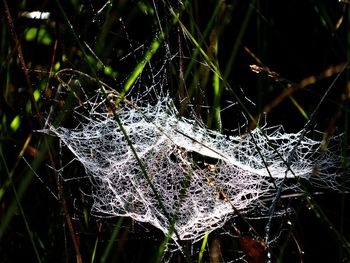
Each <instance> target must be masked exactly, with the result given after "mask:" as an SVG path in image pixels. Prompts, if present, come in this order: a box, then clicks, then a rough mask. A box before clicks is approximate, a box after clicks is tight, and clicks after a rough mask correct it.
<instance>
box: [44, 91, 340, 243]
mask: <svg viewBox="0 0 350 263" xmlns="http://www.w3.org/2000/svg"><path fill="white" fill-rule="evenodd" d="M84 108H89V109H90V111H89V112H88V114H87V115H86V114H85V115H84V119H83V121H81V122H80V123H79V125H78V126H77V127H76V128H71V129H68V128H64V127H54V126H52V125H50V126H49V129H48V130H49V133H50V134H54V135H56V136H57V137H58V138H59V139H60V140H61V142H63V143H64V145H66V146H67V147H68V148H69V149H70V151H71V152H72V153H73V154H74V155H75V157H76V159H77V160H79V161H80V162H81V163H82V165H83V166H84V168H85V171H86V174H87V175H88V176H89V177H90V178H91V182H92V183H93V185H94V191H93V193H92V197H93V200H94V204H93V207H92V211H93V213H95V214H98V215H101V214H103V215H108V216H127V217H131V218H133V219H135V220H137V221H139V222H148V223H150V224H152V225H154V226H155V227H157V228H158V229H160V230H161V231H163V232H164V234H168V233H169V229H171V225H172V220H175V230H176V233H177V234H178V235H175V234H172V238H173V240H174V241H177V239H179V238H180V239H181V240H188V239H189V240H194V241H197V240H199V239H201V238H202V237H203V236H204V234H205V233H206V232H207V231H209V232H211V231H213V230H215V229H217V228H220V227H221V226H222V225H223V224H224V223H225V222H226V221H227V220H228V219H230V218H231V217H233V216H235V215H237V214H236V212H235V211H239V212H240V214H241V215H245V214H248V213H249V212H251V211H254V210H255V209H256V208H257V207H259V208H261V207H265V206H266V204H265V203H264V201H263V200H265V199H268V198H272V197H274V195H275V194H276V190H277V189H278V188H279V187H281V184H282V183H284V178H287V179H288V183H287V184H285V185H283V189H284V190H288V191H296V192H300V191H302V187H301V185H300V179H304V180H306V181H308V182H310V183H311V184H313V185H315V186H318V187H327V188H331V189H337V186H338V185H337V180H336V178H337V176H338V175H337V173H336V172H335V171H336V169H335V168H337V165H338V162H337V160H336V158H335V157H334V156H332V155H331V154H330V153H327V152H320V145H321V142H320V141H314V140H311V139H309V138H303V139H302V141H301V142H300V143H299V140H300V136H301V133H285V132H284V130H283V128H282V126H276V127H270V128H267V127H265V128H256V129H254V130H253V131H251V132H250V133H248V134H246V135H244V136H229V137H227V136H225V135H222V134H220V133H218V132H216V131H212V130H209V129H206V128H203V127H201V126H200V125H199V124H198V123H197V122H196V121H193V120H189V119H186V118H183V117H182V118H179V117H178V112H177V110H176V107H175V106H174V103H173V101H172V99H171V98H170V97H169V96H165V97H163V98H159V101H158V103H157V104H155V105H151V104H146V105H136V104H133V103H126V104H124V105H123V106H121V107H120V108H119V109H118V110H117V111H116V112H115V113H116V115H117V116H118V118H119V120H120V122H121V124H122V125H121V126H120V125H119V124H118V122H117V121H116V119H115V118H114V116H113V114H111V111H110V108H109V106H108V105H106V103H105V100H104V99H103V96H102V95H101V94H97V95H96V96H94V97H93V98H91V99H89V100H87V101H85V102H84ZM76 114H78V115H79V117H81V112H79V111H76ZM122 129H124V130H125V132H126V134H127V137H128V138H126V137H125V134H124V133H123V131H122ZM128 139H129V140H130V142H131V143H132V146H133V148H134V149H135V151H136V155H135V153H134V152H133V150H132V148H131V147H130V145H129V144H128ZM291 152H294V155H293V158H292V159H291V158H289V157H290V154H291ZM137 158H139V160H141V162H142V165H143V167H144V170H145V172H146V177H145V174H144V171H143V169H142V167H141V166H140V162H139V161H138V159H137ZM287 160H289V161H288V162H287ZM316 167H317V172H315V169H316ZM332 171H334V172H332ZM153 189H155V190H156V193H155V192H154V190H153Z"/></svg>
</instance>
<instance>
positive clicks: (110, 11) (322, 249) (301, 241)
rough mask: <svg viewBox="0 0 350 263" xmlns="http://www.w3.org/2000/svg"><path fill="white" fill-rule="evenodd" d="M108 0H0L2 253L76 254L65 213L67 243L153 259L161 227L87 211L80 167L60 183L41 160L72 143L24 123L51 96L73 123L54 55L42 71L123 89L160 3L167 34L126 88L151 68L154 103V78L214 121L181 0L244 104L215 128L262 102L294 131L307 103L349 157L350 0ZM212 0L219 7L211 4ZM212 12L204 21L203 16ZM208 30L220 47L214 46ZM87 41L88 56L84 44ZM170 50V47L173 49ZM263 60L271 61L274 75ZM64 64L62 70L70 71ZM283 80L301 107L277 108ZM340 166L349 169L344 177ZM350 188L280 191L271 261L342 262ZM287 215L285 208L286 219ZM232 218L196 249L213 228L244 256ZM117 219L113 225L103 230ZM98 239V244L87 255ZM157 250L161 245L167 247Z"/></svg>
mask: <svg viewBox="0 0 350 263" xmlns="http://www.w3.org/2000/svg"><path fill="white" fill-rule="evenodd" d="M111 3H112V4H111V5H108V4H107V6H106V8H104V9H102V10H101V11H100V12H99V10H100V9H101V8H102V7H103V5H104V4H106V2H103V1H82V0H71V1H6V0H2V1H1V16H0V20H1V24H0V65H1V68H0V84H1V91H2V92H1V96H0V122H1V124H0V136H1V137H0V143H1V145H0V147H1V154H2V161H1V165H0V172H1V177H0V191H1V196H0V224H1V229H0V261H1V262H20V261H28V262H32V261H33V262H35V261H39V260H38V258H40V260H41V261H42V262H74V261H76V249H74V242H73V241H72V240H73V238H72V237H71V234H72V231H70V229H69V226H68V221H67V217H68V218H70V219H71V220H70V221H71V222H73V229H74V230H73V232H74V235H75V240H76V245H77V246H78V248H79V250H80V252H81V255H82V258H83V261H84V262H88V261H89V262H91V261H94V262H100V261H102V255H103V254H104V253H105V251H107V247H108V244H109V241H110V240H112V242H111V244H112V245H113V246H112V249H111V250H110V251H109V252H108V253H107V252H106V253H107V259H106V261H105V262H152V261H153V260H154V256H155V255H156V253H157V251H158V248H159V246H160V244H161V242H162V240H163V236H162V233H159V232H158V230H156V229H154V228H153V227H152V226H149V225H144V224H139V223H137V222H133V221H132V220H130V219H119V218H104V217H102V218H99V217H96V216H92V215H90V213H89V212H90V207H91V200H89V198H88V196H84V195H83V194H82V193H83V192H88V191H91V189H90V184H89V181H88V180H81V181H80V180H77V181H72V182H70V183H67V182H64V181H62V180H61V179H60V178H57V173H55V172H54V171H53V169H51V168H50V166H52V164H54V165H55V167H61V165H62V164H64V163H67V162H69V160H71V159H72V158H73V156H72V155H71V154H70V153H69V151H68V150H67V149H62V151H63V152H62V153H60V150H59V149H60V147H59V143H58V142H57V140H56V139H55V138H49V137H48V138H46V139H45V140H44V139H43V137H44V135H43V134H39V133H35V132H34V133H33V131H35V130H38V129H41V128H42V127H43V121H44V120H45V118H46V117H47V114H48V112H49V110H50V107H51V106H52V105H55V107H56V109H55V111H54V116H53V118H54V122H56V123H60V124H62V125H65V126H74V120H73V119H72V118H71V116H70V113H69V109H68V110H67V108H64V107H63V106H62V104H64V101H68V100H69V95H67V94H63V95H62V96H59V97H54V94H55V92H56V91H57V87H58V84H59V82H58V80H57V79H56V78H55V77H54V73H55V72H56V71H57V70H58V69H57V70H55V69H53V72H52V74H50V68H51V66H52V65H55V64H57V63H58V62H59V64H60V67H59V69H64V68H73V69H76V70H79V71H81V72H84V73H86V74H89V75H91V76H94V77H98V78H99V79H100V80H102V81H104V82H106V83H108V84H109V85H111V86H113V87H115V89H116V90H118V91H120V90H121V89H122V87H123V84H124V83H125V81H126V79H127V78H128V76H129V75H130V74H131V72H132V71H133V69H134V68H135V66H136V65H137V63H139V61H140V60H141V59H142V57H143V55H144V53H145V52H146V50H147V48H148V47H149V45H150V44H151V43H152V41H154V38H155V36H156V35H157V34H159V24H158V20H157V15H156V14H158V17H159V19H160V22H161V24H162V28H163V30H164V32H165V40H164V42H163V43H162V45H161V47H160V49H159V50H158V51H157V52H156V53H155V55H154V56H153V58H152V60H151V62H152V68H150V67H148V66H146V67H145V69H144V72H143V74H142V77H140V78H139V80H138V81H137V82H136V83H135V87H134V88H133V91H132V92H130V94H128V96H130V97H132V96H135V94H137V93H142V92H145V91H147V87H149V86H150V85H151V84H152V81H159V82H160V83H162V87H161V88H159V89H158V88H157V89H156V90H153V91H150V92H149V97H147V98H145V100H149V101H150V102H151V103H152V102H154V100H155V97H156V95H157V92H164V93H165V92H166V91H168V92H169V93H170V94H171V96H172V97H173V98H174V100H175V102H176V104H177V106H178V107H179V108H181V109H184V110H183V111H182V113H183V114H184V115H186V116H188V117H193V116H196V117H200V118H201V119H202V120H203V122H204V123H206V124H207V125H208V126H209V127H210V128H213V129H219V128H220V127H218V126H216V125H215V123H213V122H210V119H211V116H212V114H213V108H214V106H215V105H214V104H215V103H214V102H213V101H214V100H215V96H214V94H213V87H212V78H213V75H214V74H213V73H212V72H211V71H210V70H209V68H208V66H203V63H202V64H201V63H199V62H204V61H205V58H204V57H203V56H201V55H198V56H195V55H194V54H195V53H196V46H195V45H194V44H193V43H192V42H191V40H190V38H188V37H186V36H185V34H183V29H182V28H181V26H179V24H178V23H175V24H174V22H173V17H172V15H171V13H170V11H169V10H170V8H173V9H174V10H176V11H177V12H178V13H179V14H180V15H179V17H180V20H181V21H182V23H183V25H184V26H185V27H186V28H187V29H188V30H189V32H190V33H191V34H192V36H193V37H194V39H196V41H198V42H199V43H200V45H201V47H202V49H203V50H204V51H205V52H206V54H208V57H209V58H210V59H211V61H212V62H213V63H214V64H216V65H218V66H219V69H220V72H221V73H222V76H224V79H223V80H222V81H221V95H220V98H219V105H220V107H221V108H226V107H227V106H231V105H232V103H234V102H236V98H235V97H234V96H233V95H232V94H233V93H234V94H236V95H237V96H238V98H240V99H241V101H242V104H243V105H244V106H245V108H246V109H247V110H248V112H245V111H244V110H243V109H242V107H241V106H240V105H235V106H233V107H230V108H229V109H227V110H224V111H223V112H222V115H221V117H222V119H221V121H222V132H224V133H225V134H237V132H238V130H237V127H238V126H241V128H240V130H239V132H241V133H244V131H245V130H248V129H249V128H252V127H254V121H253V120H251V119H250V118H249V117H248V113H249V114H251V116H253V117H255V118H256V120H257V119H258V118H259V117H261V118H262V119H264V117H263V116H264V112H266V109H269V108H270V110H268V113H267V123H268V125H271V126H272V125H279V124H281V125H283V126H284V128H285V130H286V131H287V132H297V131H299V130H301V129H302V128H303V127H304V126H305V124H306V123H307V118H306V117H305V116H303V114H302V112H305V114H306V115H307V116H308V117H310V116H311V115H312V114H313V113H314V114H315V118H314V119H312V120H311V125H310V127H309V130H310V132H309V134H308V135H309V136H311V137H313V136H315V137H317V136H318V137H317V138H318V139H320V137H319V135H317V133H314V131H316V130H317V131H321V132H323V133H324V134H325V137H326V138H327V137H330V136H333V135H339V134H341V133H342V134H343V137H342V139H341V141H340V145H338V146H337V147H338V153H339V154H340V155H341V156H342V158H343V160H344V167H346V166H347V160H348V155H347V149H348V127H349V122H348V111H349V110H348V109H349V108H348V99H349V94H350V91H349V90H350V88H349V69H348V66H346V68H345V70H343V71H342V69H343V68H344V66H343V64H342V63H346V62H347V61H348V60H349V57H350V53H349V51H350V33H349V32H348V31H349V19H350V16H349V3H348V2H347V1H313V0H306V1H292V0H291V1H275V0H269V1H260V0H256V1H243V0H242V1H196V0H194V1H182V3H180V2H176V1H170V2H163V1H155V3H156V6H157V9H156V10H157V12H155V10H154V6H153V2H152V1H122V0H120V1H111ZM217 5H219V9H218V10H219V11H218V12H217V13H214V10H216V7H217ZM6 6H8V8H7V7H6ZM37 10H38V11H42V12H49V13H50V18H49V19H48V20H39V19H29V18H26V17H25V16H24V15H23V12H26V11H27V12H28V11H37ZM152 10H153V11H152ZM9 14H10V16H9ZM213 14H214V15H213ZM212 16H213V17H214V18H213V19H214V20H213V23H212V24H209V22H210V18H211V17H212ZM68 21H69V22H70V23H71V25H72V28H71V27H70V25H69V24H68ZM30 28H41V29H42V30H43V32H44V33H45V34H46V36H47V37H48V38H49V39H50V43H49V44H45V43H43V40H42V39H41V38H40V36H39V35H37V36H36V37H35V38H34V39H30V40H29V39H28V30H29V29H30ZM216 41H217V43H218V46H217V52H215V51H213V50H215V48H214V44H215V42H216ZM84 43H86V45H85V44H84ZM87 45H88V46H89V47H90V48H91V49H92V50H93V52H94V55H95V57H94V56H92V53H91V52H89V50H88V48H87ZM166 45H167V46H166ZM19 48H21V50H22V53H23V58H24V60H25V66H26V68H28V71H25V70H24V69H23V65H22V64H21V61H20V59H19V54H20V53H19ZM167 48H168V49H169V50H170V54H169V53H167ZM247 50H249V52H248V51H247ZM83 51H84V52H86V53H87V54H89V55H90V57H89V58H87V57H86V56H85V55H84V52H83ZM252 54H253V55H252ZM169 55H172V57H171V58H169ZM254 56H255V57H257V58H258V59H259V60H260V61H258V60H257V59H255V58H254ZM97 58H98V59H99V60H101V61H102V62H103V63H104V64H105V65H108V66H110V67H111V68H112V71H113V74H114V75H113V74H107V73H105V72H104V70H103V68H102V67H101V66H99V65H98V59H97ZM52 61H53V63H52ZM191 62H196V63H192V64H191ZM253 64H255V65H258V66H260V67H262V68H264V69H265V72H262V73H261V74H256V73H254V72H252V71H251V70H250V67H249V66H250V65H253ZM164 65H165V66H164ZM339 65H340V66H339ZM344 65H345V64H344ZM163 66H164V67H163ZM151 69H152V70H153V71H152V70H151ZM160 69H162V70H164V72H165V73H164V74H159V75H157V76H155V72H157V71H158V70H160ZM187 70H188V74H187V75H186V74H185V77H184V79H181V78H180V77H179V76H181V72H184V73H185V72H187ZM266 70H270V73H271V71H273V72H274V73H275V74H274V75H273V76H272V77H271V76H269V72H266ZM338 74H339V78H338V79H337V81H336V82H335V84H334V86H332V88H331V90H330V92H329V94H327V97H326V99H325V100H324V101H322V105H321V107H320V108H319V109H318V110H317V111H315V109H316V106H317V104H318V103H319V102H320V101H321V98H322V96H323V95H324V94H325V92H326V90H327V89H328V88H329V87H330V85H331V83H332V81H333V80H334V79H335V77H336V76H338ZM270 75H271V74H270ZM276 76H277V77H276ZM70 77H72V76H69V75H68V76H65V78H67V79H69V78H70ZM309 77H313V80H314V81H313V83H311V84H310V85H305V86H303V83H305V82H302V81H303V80H305V79H309ZM27 80H29V82H28V81H27ZM88 85H89V84H87V88H86V92H87V93H89V92H91V93H92V92H93V91H94V90H93V88H91V89H89V88H88V87H89V86H88ZM90 85H93V84H91V83H90ZM288 88H294V89H295V91H294V92H292V93H291V96H292V97H293V99H294V101H296V102H297V103H298V105H299V106H300V108H298V107H296V106H295V104H293V102H292V100H291V99H290V98H289V97H286V98H285V99H284V100H282V101H281V102H280V103H279V104H278V105H277V106H276V107H273V108H272V107H271V105H272V103H273V102H274V101H276V98H278V97H279V96H281V95H282V94H283V93H284V92H285V91H286V90H287V89H288ZM35 90H38V91H39V94H40V98H39V99H38V100H37V101H36V104H37V106H38V107H37V109H35V107H34V104H35V103H33V100H31V95H32V93H33V92H34V91H35ZM186 92H187V93H186ZM184 94H191V96H190V97H188V104H183V103H182V99H184V97H185V96H184ZM250 101H252V102H254V103H255V105H253V104H252V103H250ZM300 109H301V110H300ZM63 110H64V111H65V112H64V113H62V111H63ZM242 112H243V113H244V114H242ZM16 116H19V119H20V124H19V127H18V129H13V128H11V123H12V120H13V119H14V118H15V117H16ZM30 135H31V136H32V137H31V140H30V142H29V148H27V149H26V151H25V152H24V157H25V160H27V161H28V163H29V164H30V166H28V165H27V164H26V163H25V161H24V160H23V159H22V158H19V154H20V152H21V150H22V149H23V145H24V144H25V142H26V140H28V138H29V136H30ZM33 171H35V172H36V174H34V172H33ZM64 173H65V175H64V176H66V177H75V176H81V175H84V169H83V168H82V167H81V166H80V165H79V164H78V163H77V162H75V163H74V164H73V165H71V166H69V167H68V168H67V169H65V171H64ZM347 175H348V174H347V172H346V171H345V172H344V181H346V178H347ZM39 179H40V180H42V182H41V181H40V180H39ZM14 189H15V190H14ZM48 189H49V190H48ZM313 192H314V189H310V194H312V193H313ZM54 195H61V196H62V198H63V199H64V200H65V201H66V203H67V204H66V205H65V204H63V201H62V199H61V201H58V200H56V199H55V198H54ZM348 199H349V197H348V194H347V193H346V192H345V193H343V192H332V191H329V192H328V191H323V194H319V195H316V196H315V205H317V206H318V208H317V209H316V208H315V207H314V206H310V204H308V203H307V202H306V201H305V199H304V197H294V198H289V199H285V200H284V201H283V202H284V204H285V205H286V206H288V207H290V208H291V209H292V211H293V212H291V213H290V214H288V215H286V216H285V217H281V218H277V219H276V222H275V223H274V226H276V237H277V236H278V233H281V234H280V236H279V238H278V239H277V241H276V242H274V243H273V256H272V257H273V261H279V262H349V261H350V248H349V243H348V242H349V241H348V240H349V238H350V236H349V235H350V232H349V227H348V226H349V223H350V222H349V219H350V218H349V216H348V214H347V210H348V209H349V204H348V201H349V200H348ZM19 202H20V204H21V208H20V207H19V206H18V203H19ZM21 209H22V211H21ZM318 209H319V210H318ZM320 211H322V213H323V214H320ZM252 218H255V219H251V224H252V225H254V227H256V229H257V230H258V231H260V233H261V235H262V236H263V235H264V226H265V224H266V219H264V218H260V219H259V220H258V219H256V216H255V215H254V216H252ZM248 219H249V220H250V218H249V217H248ZM288 221H290V222H292V225H291V226H290V225H289V223H288ZM237 222H238V223H236V227H238V228H239V229H240V230H241V231H242V233H246V234H249V231H248V230H247V226H246V225H245V224H244V223H242V222H239V220H237ZM26 223H27V224H28V227H29V229H30V231H29V233H30V234H28V229H27V227H26ZM234 223H235V219H233V220H231V221H230V222H228V223H227V224H226V225H225V227H224V228H223V229H222V230H218V231H215V232H214V233H212V234H211V235H210V236H209V241H208V248H209V249H208V248H207V249H206V250H205V252H204V259H203V261H204V262H209V261H210V259H212V262H215V261H214V260H213V256H212V255H211V251H212V250H213V248H214V246H215V244H216V243H215V242H216V240H219V242H220V244H221V245H220V247H221V254H222V258H221V260H222V261H223V262H232V260H235V259H236V260H238V261H239V258H240V257H241V256H243V252H241V251H242V243H240V240H239V238H237V236H235V235H233V236H232V235H229V234H228V233H232V229H233V224H234ZM282 230H283V231H282ZM115 231H118V234H117V236H116V237H114V238H112V237H113V233H115ZM234 236H235V237H234ZM252 238H257V237H252ZM346 240H347V241H346ZM96 243H97V246H96V247H95V244H96ZM200 243H201V242H199V243H197V244H194V245H193V246H192V244H190V243H184V244H183V245H184V247H186V248H187V249H188V250H189V251H190V252H189V254H190V255H191V257H190V258H187V261H193V262H196V261H197V259H198V249H199V248H200V245H201V244H200ZM33 244H34V245H35V247H36V249H34V248H33ZM298 246H299V248H298ZM35 251H37V255H38V256H36V252H35ZM301 251H303V253H301ZM94 252H96V256H95V258H94V259H93V256H92V255H93V254H94ZM172 256H173V257H172V261H174V262H186V259H185V256H184V255H182V254H181V253H179V252H177V253H175V254H174V255H172ZM166 257H170V254H169V255H168V254H167V255H166ZM248 258H249V257H248ZM302 259H303V260H304V261H302ZM249 260H251V261H250V262H262V261H254V259H249ZM256 260H259V259H256Z"/></svg>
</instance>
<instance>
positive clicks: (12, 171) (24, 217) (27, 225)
mask: <svg viewBox="0 0 350 263" xmlns="http://www.w3.org/2000/svg"><path fill="white" fill-rule="evenodd" d="M0 157H1V161H2V163H3V167H4V168H5V171H6V174H7V176H8V179H9V180H10V184H11V186H12V190H13V193H14V196H15V202H16V206H17V207H18V209H19V211H20V214H21V216H22V219H23V222H24V225H25V227H26V230H27V233H28V236H29V239H30V242H31V244H32V246H33V250H34V253H35V257H36V260H37V262H39V263H40V262H41V259H40V255H39V252H38V249H37V247H36V244H35V241H34V238H33V233H32V231H31V230H30V227H29V223H28V221H27V219H26V216H25V213H24V210H23V207H22V205H21V202H20V197H21V196H22V193H23V192H22V191H20V192H18V191H17V189H16V187H15V185H14V183H13V180H12V176H13V173H14V170H15V167H16V166H17V165H16V164H17V163H18V161H17V162H16V164H15V166H14V168H13V169H12V170H11V171H10V170H9V169H8V167H7V163H6V159H5V157H4V154H3V151H2V147H0ZM32 178H33V176H32V177H29V179H26V180H25V182H26V184H25V185H26V186H29V183H30V182H31V179H32ZM25 189H27V187H25ZM15 209H16V208H15V206H14V205H12V204H11V205H10V207H9V210H8V211H9V215H11V214H13V211H14V210H15ZM7 215H8V214H7ZM11 217H12V216H11ZM11 217H10V218H11ZM7 218H8V216H6V217H5V220H4V221H5V222H3V223H2V224H1V231H0V239H1V237H2V234H3V233H4V229H3V227H4V226H7V224H8V223H9V221H10V219H7ZM6 219H7V220H6ZM6 222H8V223H6Z"/></svg>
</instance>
